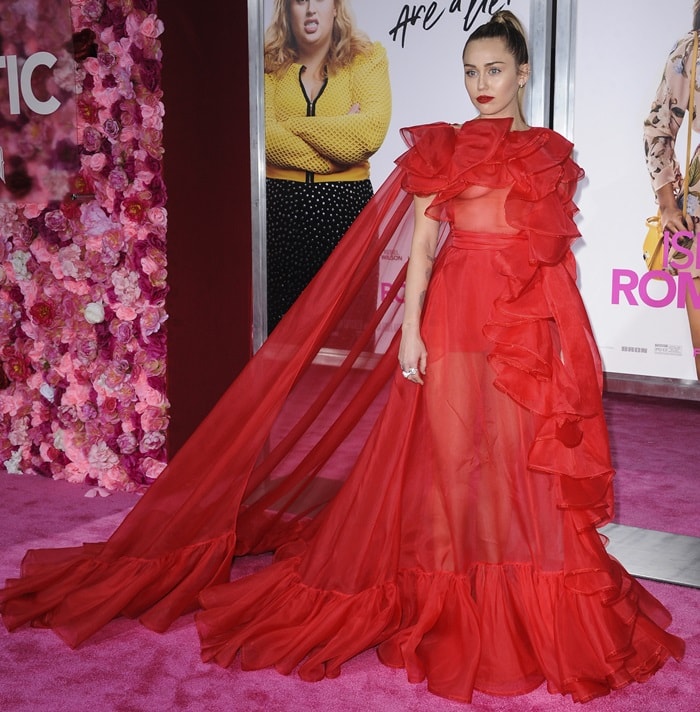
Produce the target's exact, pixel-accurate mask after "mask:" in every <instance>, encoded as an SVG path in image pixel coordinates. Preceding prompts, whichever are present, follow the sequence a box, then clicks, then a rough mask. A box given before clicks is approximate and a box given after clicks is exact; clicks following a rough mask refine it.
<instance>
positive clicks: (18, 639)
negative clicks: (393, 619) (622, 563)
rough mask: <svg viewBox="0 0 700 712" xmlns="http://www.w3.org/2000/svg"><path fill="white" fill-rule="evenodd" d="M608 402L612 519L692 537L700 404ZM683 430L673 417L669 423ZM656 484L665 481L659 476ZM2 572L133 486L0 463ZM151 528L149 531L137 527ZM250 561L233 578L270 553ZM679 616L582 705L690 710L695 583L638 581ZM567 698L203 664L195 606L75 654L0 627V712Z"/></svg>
mask: <svg viewBox="0 0 700 712" xmlns="http://www.w3.org/2000/svg"><path fill="white" fill-rule="evenodd" d="M606 408H607V410H608V414H609V420H610V425H611V430H612V436H613V450H614V454H615V460H616V464H617V467H618V473H619V474H618V481H617V502H618V516H617V519H616V520H617V521H618V522H620V523H622V524H628V525H631V526H641V527H647V528H655V529H661V530H665V531H673V532H677V533H683V534H691V535H695V536H700V518H699V517H698V514H697V510H696V506H697V504H696V503H697V502H698V501H699V500H700V478H699V477H698V473H697V466H696V465H695V466H694V462H695V458H693V457H692V453H690V452H689V448H688V444H689V443H696V442H697V432H698V431H699V429H700V407H699V406H698V405H697V404H679V403H670V402H669V403H661V404H659V402H658V401H651V400H645V399H635V398H630V397H627V396H615V397H608V398H607V399H606ZM677 426H678V427H677ZM662 482H663V487H662V486H661V484H660V483H662ZM0 489H1V490H2V492H3V497H2V504H0V540H1V541H2V542H3V546H2V549H1V550H0V579H2V580H4V579H5V578H7V577H10V576H14V575H16V573H17V567H18V564H19V561H20V559H21V557H22V555H23V553H24V551H25V550H26V549H27V548H30V547H38V546H71V545H75V544H79V543H82V542H83V541H95V540H100V539H103V538H104V537H106V536H107V535H108V534H109V533H110V532H111V531H112V530H113V529H114V527H115V526H116V525H117V524H118V522H119V521H121V519H122V518H123V516H124V514H125V513H126V511H127V510H128V509H129V508H130V507H131V506H133V504H134V503H135V502H136V500H137V496H136V495H128V494H123V493H122V494H114V495H112V496H110V497H106V498H102V497H99V496H97V497H94V498H85V497H84V496H83V495H84V494H85V492H86V491H87V490H88V489H89V488H87V487H82V486H76V485H69V484H67V483H65V482H54V481H51V480H46V479H43V478H40V477H31V476H17V475H7V474H4V473H0ZM145 535H146V536H147V532H146V533H145ZM268 560H269V558H268V557H249V558H247V559H244V560H242V561H241V562H239V563H237V565H236V567H235V569H234V576H240V575H243V574H245V573H248V572H250V571H252V570H254V569H255V568H257V567H258V566H262V565H264V564H265V563H266V561H268ZM644 585H645V586H647V587H648V588H649V589H650V590H651V591H652V593H654V595H656V596H657V597H658V598H659V599H661V600H662V601H663V602H664V603H665V604H666V606H667V607H668V608H669V609H670V610H671V612H672V614H673V616H674V622H673V626H672V629H673V631H674V632H675V633H677V634H679V635H681V636H682V637H684V638H685V640H686V643H687V653H686V658H685V660H684V661H683V662H682V663H680V664H679V663H676V662H675V661H673V660H671V661H669V662H668V663H667V664H666V666H665V667H664V669H663V670H661V672H660V673H658V674H657V675H656V676H655V677H654V678H652V680H650V681H649V682H648V683H646V684H644V685H632V686H630V687H627V688H625V689H623V690H620V691H618V692H616V693H614V694H612V695H610V696H609V697H605V698H601V699H598V700H594V701H593V702H590V703H588V704H586V705H585V707H584V708H583V709H585V710H587V711H588V712H666V711H667V710H673V711H674V712H691V711H694V710H697V709H698V708H699V703H698V699H700V617H699V616H698V610H700V590H696V589H690V588H682V587H678V586H670V585H666V584H660V583H656V582H645V584H644ZM573 706H574V705H573V703H572V702H570V701H569V700H568V699H564V698H562V697H560V696H556V697H555V696H553V695H550V694H548V693H547V692H546V690H545V689H543V688H540V689H538V690H536V691H535V692H533V693H531V694H529V695H525V696H522V697H515V698H494V697H488V696H486V695H481V694H477V695H476V696H475V698H474V702H473V704H472V705H471V706H466V705H463V704H460V703H455V702H450V701H448V700H443V699H441V698H438V697H435V696H434V695H431V694H430V693H429V692H427V690H426V688H425V685H411V684H410V683H408V682H407V681H406V677H405V673H404V672H403V671H402V670H391V669H388V668H386V667H384V666H383V665H381V664H380V663H379V662H378V660H377V658H376V655H375V653H374V651H368V652H365V653H364V654H362V655H360V656H358V657H356V658H355V659H353V660H351V661H350V662H349V663H347V664H346V665H345V666H344V667H343V672H342V674H341V676H340V677H339V678H338V679H336V680H324V681H322V682H318V683H304V682H301V681H300V680H299V679H298V678H297V677H296V676H294V675H291V676H289V677H284V676H282V675H279V674H278V673H276V672H275V671H273V670H264V671H258V672H242V671H241V670H240V669H239V668H237V667H234V668H232V669H229V670H222V669H221V668H219V667H217V666H215V665H205V664H203V663H202V662H201V661H200V660H199V654H198V640H197V636H196V633H195V629H194V624H193V621H192V617H191V616H185V617H183V618H182V619H181V620H180V621H178V623H177V624H176V625H175V626H174V627H173V628H172V629H171V630H170V631H168V632H167V633H166V634H164V635H158V634H155V633H152V632H150V631H147V630H145V629H144V628H142V627H141V626H140V625H138V624H137V623H135V622H133V621H128V620H123V619H120V620H118V621H114V622H113V623H112V624H110V625H109V626H108V627H107V628H106V629H105V630H103V631H102V632H101V633H100V634H99V635H98V636H96V637H95V638H93V639H92V640H90V641H88V642H87V643H86V644H85V645H83V646H82V647H81V648H80V649H78V650H75V651H72V650H70V649H69V648H67V647H66V646H65V645H64V644H63V643H61V642H60V641H59V639H58V638H57V637H56V636H54V635H53V634H52V633H51V632H48V631H42V630H31V629H26V628H25V629H22V630H19V631H16V632H15V633H13V634H11V635H10V634H8V633H7V632H6V631H5V630H4V628H0V710H3V711H4V710H8V711H11V712H62V711H64V710H65V711H66V712H83V711H87V710H90V711H92V710H95V712H97V710H99V711H100V712H102V711H103V710H106V711H107V712H112V711H114V712H141V711H144V712H145V711H148V712H160V711H161V710H162V711H163V712H165V711H166V710H167V711H168V712H172V711H177V710H186V711H188V712H219V711H222V712H223V711H224V710H226V712H234V711H235V712H239V711H240V712H258V711H259V712H263V711H264V712H275V711H278V710H279V711H280V712H282V711H284V712H295V711H297V710H298V711H299V712H301V711H302V710H304V711H308V710H324V711H327V712H335V711H338V712H341V711H342V712H353V711H354V710H357V711H360V710H362V711H363V712H399V711H400V712H412V711H414V710H415V711H416V712H417V711H418V710H420V712H442V711H445V712H446V711H448V710H464V709H469V710H474V711H475V712H481V711H482V710H483V711H487V710H488V711H489V712H497V711H498V712H506V711H507V712H526V711H527V712H545V711H546V710H568V709H572V708H573Z"/></svg>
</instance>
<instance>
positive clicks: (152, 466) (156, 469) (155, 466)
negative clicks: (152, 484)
mask: <svg viewBox="0 0 700 712" xmlns="http://www.w3.org/2000/svg"><path fill="white" fill-rule="evenodd" d="M142 468H143V474H144V476H145V477H147V478H148V479H149V480H155V479H156V478H157V477H158V475H160V473H161V472H163V470H164V469H165V463H164V462H160V461H159V460H154V459H153V458H152V457H145V458H144V459H143V463H142Z"/></svg>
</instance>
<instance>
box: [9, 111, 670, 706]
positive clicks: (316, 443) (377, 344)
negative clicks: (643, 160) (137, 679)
mask: <svg viewBox="0 0 700 712" xmlns="http://www.w3.org/2000/svg"><path fill="white" fill-rule="evenodd" d="M404 135H405V138H406V140H407V143H409V145H410V146H411V148H410V149H409V151H408V152H407V153H406V154H404V156H402V157H401V158H400V159H399V160H398V164H399V166H398V168H397V169H396V171H395V172H394V173H393V174H392V176H391V177H390V178H389V180H388V181H387V182H386V183H385V184H384V185H383V186H382V188H381V189H380V190H379V191H378V193H377V195H376V196H375V198H374V199H373V200H372V201H371V202H370V204H369V205H368V206H367V208H366V209H365V210H364V211H363V213H362V214H361V216H360V217H359V219H358V220H357V222H356V223H355V224H354V225H353V227H352V228H351V229H350V231H349V232H348V234H347V235H346V236H345V238H344V239H343V241H342V242H341V244H340V245H339V247H338V248H337V249H336V251H335V252H334V253H333V255H332V256H331V258H330V259H329V261H328V262H327V263H326V265H325V266H324V268H323V269H322V270H321V272H320V273H319V275H318V276H317V278H316V279H315V280H314V281H313V282H312V283H311V285H310V286H309V288H308V289H307V290H306V291H305V292H304V294H302V296H301V298H300V299H299V301H298V302H297V303H296V304H295V306H294V307H293V308H292V310H290V312H289V313H288V314H287V316H286V317H285V318H284V319H283V320H282V322H281V323H280V324H279V326H278V327H277V329H275V331H274V333H273V334H272V335H271V336H270V338H269V339H268V341H267V342H266V344H265V346H264V347H263V348H262V349H261V351H260V352H259V353H258V354H257V355H256V356H255V357H254V358H253V359H252V360H251V362H250V364H249V365H248V367H247V368H246V370H245V371H244V372H243V374H242V375H241V376H240V377H239V379H237V380H236V381H235V382H234V384H233V385H232V386H231V388H230V389H229V390H228V392H227V393H226V394H225V395H224V397H223V398H222V400H221V402H220V403H219V404H218V405H217V406H216V408H215V409H214V410H213V411H212V413H211V414H210V415H209V416H208V417H207V419H206V420H205V421H204V422H203V423H202V425H201V426H200V428H199V429H198V430H197V432H196V433H195V434H194V435H193V437H192V438H191V439H190V441H189V442H188V443H187V444H186V445H185V446H184V447H183V449H182V450H181V451H180V453H178V455H177V456H176V458H175V459H174V460H173V462H172V463H171V464H170V465H169V466H168V468H167V470H166V471H165V472H164V473H163V475H162V476H161V478H160V479H159V480H158V481H157V482H156V483H155V484H154V485H153V486H152V487H151V489H150V490H149V492H148V493H147V494H146V495H145V496H144V498H143V500H142V501H141V502H140V503H139V504H138V505H137V506H136V507H135V509H134V510H133V511H132V512H131V513H130V514H129V516H128V517H127V518H126V519H125V521H124V523H123V524H122V525H121V526H120V527H119V529H118V530H117V531H116V532H115V534H114V535H113V536H112V537H111V538H110V540H109V541H107V542H105V543H101V544H86V545H84V546H83V547H79V548H76V549H70V550H41V551H30V552H29V553H28V554H27V556H26V557H25V560H24V561H23V564H22V576H21V577H20V578H19V579H15V580H9V581H8V582H7V584H6V587H5V589H3V590H2V591H1V592H0V607H1V611H2V616H3V620H4V622H5V625H6V626H7V627H8V628H10V629H12V628H15V627H17V626H20V625H22V624H24V623H27V622H31V623H32V624H33V625H39V626H47V627H51V628H53V629H54V630H55V631H56V632H57V633H58V634H59V635H60V636H61V637H62V638H63V639H64V640H65V641H66V642H67V643H68V644H70V645H72V646H75V645H78V644H79V643H80V642H81V641H83V640H85V638H87V637H88V636H89V635H91V634H92V633H93V632H95V631H96V630H97V629H98V628H99V627H101V626H102V625H104V624H105V623H106V622H107V621H108V620H110V619H111V618H113V617H115V616H117V615H127V616H133V617H139V618H140V619H141V621H142V622H143V623H144V624H145V625H146V626H148V627H150V628H153V629H155V630H164V629H165V628H167V626H168V625H169V624H170V623H171V622H172V621H173V620H174V619H175V618H176V617H177V616H179V615H180V614H181V613H182V612H184V611H185V610H190V609H192V608H195V607H196V606H197V605H200V606H201V607H202V608H203V609H204V610H202V611H201V612H199V613H198V614H197V627H198V630H199V633H200V637H201V641H202V654H203V657H204V659H205V660H214V661H216V662H217V663H219V664H221V665H224V666H227V665H229V664H230V663H231V662H232V661H233V660H234V659H235V657H236V656H237V655H238V654H239V653H240V655H241V660H242V664H243V666H244V667H245V668H259V667H266V666H272V665H274V666H275V667H276V668H277V669H279V670H280V671H282V672H285V673H286V672H290V671H291V670H293V669H295V668H297V667H298V672H299V674H300V675H301V676H302V677H303V678H304V679H308V680H317V679H320V678H322V677H324V676H327V677H333V676H335V675H337V674H339V672H340V667H341V665H342V663H343V662H344V661H345V660H347V659H349V658H350V657H352V656H353V655H355V654H357V653H358V652H360V651H362V650H364V649H366V648H368V647H372V646H377V649H378V654H379V657H380V659H381V660H382V661H383V662H384V663H385V664H387V665H391V666H396V667H404V668H405V669H406V671H407V675H408V678H409V680H411V681H421V680H424V679H427V681H428V685H429V688H430V689H431V690H432V691H433V692H435V693H437V694H439V695H443V696H445V697H449V698H452V699H457V700H463V701H469V700H470V699H471V695H472V691H473V690H474V689H479V690H482V691H484V692H489V693H493V694H505V695H512V694H519V693H524V692H527V691H529V690H531V689H533V688H535V687H537V686H538V685H539V684H541V683H542V681H544V680H546V681H547V685H548V688H549V690H550V691H552V692H559V693H563V694H571V695H572V697H573V698H574V699H575V700H579V701H585V700H588V699H591V698H593V697H596V696H598V695H601V694H606V693H607V692H608V691H609V690H610V689H615V688H618V687H621V686H623V685H626V684H628V683H630V682H632V681H635V680H637V681H642V680H645V679H646V678H648V677H649V676H650V675H651V674H652V673H653V672H655V671H656V670H657V669H658V668H659V667H660V666H661V665H662V664H663V662H664V661H665V660H666V659H667V658H668V656H669V655H673V656H674V657H676V658H679V659H680V657H682V654H683V642H682V641H681V640H680V639H678V638H676V637H675V636H673V635H671V634H669V633H667V632H666V631H665V629H666V628H667V626H668V625H669V623H670V616H669V614H668V612H667V611H666V610H665V608H664V607H663V606H662V605H661V604H660V603H659V602H658V601H656V600H655V599H654V598H653V597H652V596H651V595H650V594H648V593H647V592H646V591H645V590H644V589H643V588H642V587H641V586H640V585H639V584H638V583H637V582H636V581H635V580H634V579H633V578H632V577H630V576H629V574H628V573H627V572H626V571H625V570H624V569H623V568H622V567H621V566H620V564H619V563H618V562H617V561H615V560H614V559H612V558H610V557H609V556H608V555H607V554H606V552H605V549H604V545H603V542H602V540H601V537H600V535H599V534H598V533H597V531H596V527H597V526H599V525H601V524H603V523H605V522H607V521H609V520H610V518H611V516H612V488H611V487H612V476H613V471H612V467H611V464H610V461H609V450H608V441H607V432H606V426H605V422H604V417H603V412H602V405H601V369H600V360H599V356H598V353H597V350H596V347H595V342H594V339H593V336H592V332H591V329H590V325H589V322H588V319H587V316H586V313H585V309H584V307H583V304H582V302H581V299H580V296H579V293H578V290H577V288H576V284H575V265H574V260H573V256H572V254H571V251H570V246H571V243H572V242H573V240H574V239H575V238H576V237H577V235H578V231H577V229H576V226H575V223H574V221H573V215H574V213H575V206H574V204H573V202H572V196H573V193H574V190H575V185H576V183H577V181H578V180H579V179H580V177H581V175H582V172H581V170H580V169H579V168H578V167H577V166H576V165H575V164H574V163H573V161H572V160H571V158H570V154H571V144H569V143H568V142H567V141H565V140H564V139H563V138H562V137H560V136H558V135H557V134H555V133H553V132H551V131H549V130H546V129H530V130H528V131H523V132H511V131H510V120H499V119H496V120H478V121H472V122H468V123H467V124H465V125H464V126H463V127H462V128H460V129H456V128H455V127H452V126H449V125H447V124H434V125H429V126H423V127H415V128H413V129H407V130H405V132H404ZM411 194H421V195H433V194H434V195H435V199H434V200H433V202H432V204H431V207H430V209H429V213H430V215H431V216H432V217H435V218H438V219H442V220H444V221H445V225H449V226H450V228H451V229H450V231H449V234H447V231H446V230H445V231H443V233H442V238H441V248H440V251H439V255H438V259H437V261H436V263H435V268H434V272H433V277H432V279H431V283H430V287H429V292H428V296H427V299H426V304H425V308H424V314H423V324H422V333H423V337H424V340H425V342H426V344H427V348H428V354H429V357H428V358H429V361H428V363H429V365H428V374H427V377H426V383H425V386H423V387H422V388H421V387H417V386H416V385H414V384H412V383H409V382H408V381H405V380H404V379H403V378H402V377H401V374H400V371H399V368H398V363H397V358H396V355H397V348H398V341H397V337H396V332H397V328H398V326H399V325H400V321H401V290H402V284H403V279H404V273H405V267H404V264H405V258H406V255H407V253H408V248H409V244H410V236H411V228H412V209H411V205H412V198H411ZM377 285H379V293H378V295H377V296H376V297H375V294H376V293H377ZM374 299H376V304H377V307H376V309H375V310H368V309H367V308H366V305H367V303H368V300H369V301H372V300H374ZM358 303H362V304H364V305H365V306H364V307H363V308H362V309H359V310H358V309H357V308H356V307H355V305H357V304H358ZM358 314H362V315H364V316H363V317H362V318H358ZM267 550H276V553H277V555H276V561H275V563H274V564H272V565H271V566H270V567H268V568H267V569H265V570H263V571H261V572H259V573H257V574H254V575H252V576H249V577H247V578H245V579H242V580H238V581H235V582H233V583H230V582H228V578H229V568H230V562H231V558H232V557H233V555H234V554H245V553H250V552H260V551H267Z"/></svg>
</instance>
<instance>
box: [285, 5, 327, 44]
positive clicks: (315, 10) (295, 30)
mask: <svg viewBox="0 0 700 712" xmlns="http://www.w3.org/2000/svg"><path fill="white" fill-rule="evenodd" d="M289 15H290V20H291V27H292V34H293V35H294V39H295V40H296V42H297V46H298V47H299V49H300V50H302V51H304V50H311V49H313V48H315V47H319V46H324V45H325V44H326V43H329V42H330V40H331V35H332V33H333V19H334V18H335V0H289Z"/></svg>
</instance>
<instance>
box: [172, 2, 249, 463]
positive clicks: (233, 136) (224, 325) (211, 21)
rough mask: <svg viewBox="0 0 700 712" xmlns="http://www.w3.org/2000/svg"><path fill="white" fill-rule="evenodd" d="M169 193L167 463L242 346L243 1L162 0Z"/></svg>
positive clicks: (245, 244) (239, 358) (245, 350)
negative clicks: (194, 1) (168, 437)
mask: <svg viewBox="0 0 700 712" xmlns="http://www.w3.org/2000/svg"><path fill="white" fill-rule="evenodd" d="M158 13H159V15H160V17H161V18H162V19H163V22H164V24H165V33H164V34H163V36H162V41H163V89H164V103H165V119H164V144H165V161H164V170H165V181H166V185H167V189H168V205H167V208H168V272H169V281H170V294H169V298H168V312H169V314H170V318H169V321H168V395H169V398H170V401H171V406H172V407H171V426H170V456H171V457H172V455H173V454H174V453H175V452H176V451H177V449H178V448H179V447H180V445H182V443H183V442H184V440H186V439H187V437H188V436H189V435H190V434H191V432H192V431H193V430H194V428H195V427H196V425H197V424H198V423H199V421H200V420H201V419H202V418H203V417H204V416H205V415H206V413H207V412H208V411H209V410H210V408H211V407H212V406H213V405H214V403H215V402H216V401H217V400H218V398H219V396H220V395H221V394H222V393H223V391H224V390H225V388H226V387H227V386H228V384H229V383H230V382H231V380H232V379H233V378H234V377H235V376H236V374H237V373H238V372H239V371H240V370H241V368H242V367H243V366H244V365H245V363H246V361H247V360H248V358H249V357H250V350H251V336H250V335H251V301H252V297H251V222H250V204H251V195H250V145H249V128H248V123H249V111H248V43H247V31H248V29H247V27H248V23H247V13H246V6H245V3H239V2H231V0H207V2H203V3H193V2H190V1H189V0H188V1H187V2H173V0H164V1H163V2H161V3H159V8H158Z"/></svg>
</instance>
